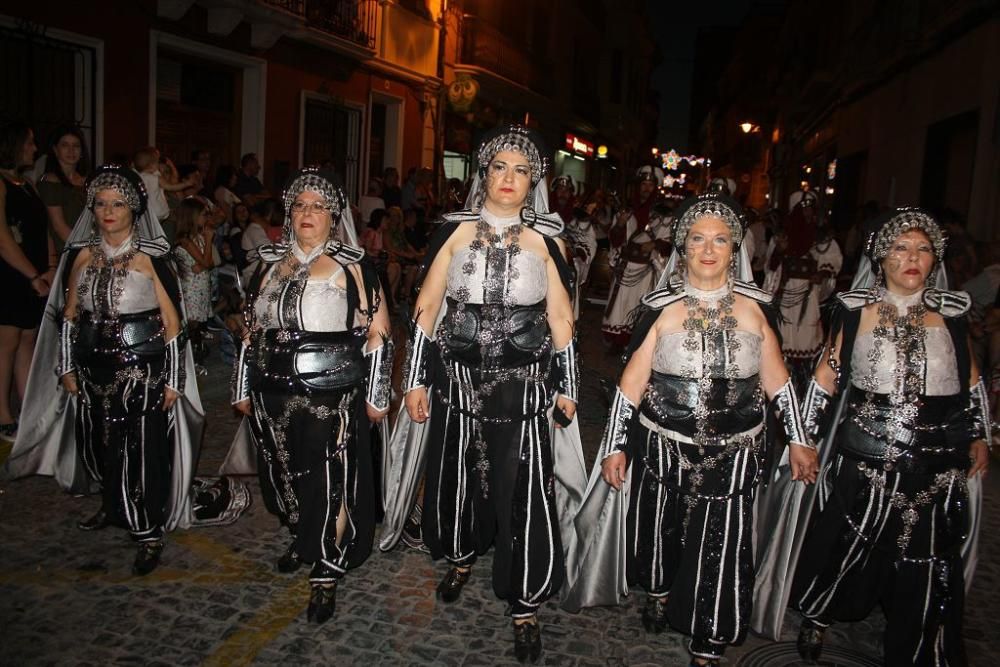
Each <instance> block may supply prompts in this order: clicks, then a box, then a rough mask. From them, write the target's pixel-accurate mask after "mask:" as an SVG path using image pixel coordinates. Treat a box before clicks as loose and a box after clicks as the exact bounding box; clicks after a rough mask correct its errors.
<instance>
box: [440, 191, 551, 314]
mask: <svg viewBox="0 0 1000 667" xmlns="http://www.w3.org/2000/svg"><path fill="white" fill-rule="evenodd" d="M481 215H482V218H483V220H485V221H486V222H488V223H489V224H490V225H491V226H492V228H493V230H494V231H495V233H497V234H503V233H504V231H505V230H506V229H508V228H509V227H512V226H514V225H516V224H519V223H520V222H521V219H520V217H519V216H513V217H510V218H500V217H497V216H495V215H492V214H491V213H490V212H489V211H487V210H485V209H483V210H482V211H481ZM494 271H495V272H497V273H498V274H499V275H491V273H492V272H494ZM497 280H499V281H500V283H499V284H500V286H501V288H502V289H501V290H495V289H492V287H491V282H492V283H496V281H497ZM494 287H495V285H494ZM499 291H502V292H503V297H502V300H503V302H504V303H506V304H507V305H511V306H530V305H532V304H536V303H538V302H539V301H541V300H543V299H544V298H545V295H546V293H547V291H548V274H547V273H546V270H545V260H544V259H543V258H542V257H539V256H538V255H537V254H535V253H534V252H531V251H530V250H527V249H526V248H524V247H523V246H522V247H521V248H520V249H519V251H518V252H517V253H515V254H514V255H513V257H511V256H510V255H509V254H507V255H506V257H505V259H504V264H503V266H502V267H493V266H490V267H487V262H486V255H485V253H484V252H483V251H481V250H479V249H477V248H475V247H474V245H469V246H466V247H464V248H460V249H458V250H457V251H456V252H455V254H454V255H452V258H451V261H450V262H449V263H448V289H447V292H448V296H449V297H451V298H452V299H455V300H456V301H459V302H462V303H473V304H481V303H493V302H494V301H499V299H497V297H498V296H499V295H498V294H497V292H499Z"/></svg>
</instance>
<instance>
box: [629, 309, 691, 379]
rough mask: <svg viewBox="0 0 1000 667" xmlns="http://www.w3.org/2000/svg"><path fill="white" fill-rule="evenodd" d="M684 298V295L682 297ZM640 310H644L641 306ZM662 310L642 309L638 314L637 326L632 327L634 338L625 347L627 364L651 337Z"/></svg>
mask: <svg viewBox="0 0 1000 667" xmlns="http://www.w3.org/2000/svg"><path fill="white" fill-rule="evenodd" d="M680 296H681V298H684V294H681V295H680ZM640 308H642V307H641V306H640ZM662 310H663V309H662V308H642V311H641V312H640V313H639V314H638V317H637V318H636V322H635V326H634V327H632V337H631V338H630V339H629V341H628V345H627V346H625V354H624V356H623V357H622V361H624V362H625V364H627V363H628V360H629V359H631V358H632V355H633V354H635V351H636V350H638V349H639V346H641V345H642V343H643V341H645V340H646V336H647V335H649V330H650V329H651V328H653V323H654V322H656V318H658V317H659V316H660V312H662Z"/></svg>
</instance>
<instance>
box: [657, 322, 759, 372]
mask: <svg viewBox="0 0 1000 667" xmlns="http://www.w3.org/2000/svg"><path fill="white" fill-rule="evenodd" d="M687 337H688V332H686V331H674V332H671V333H665V334H661V335H660V336H659V337H658V338H657V339H656V347H655V348H654V349H653V370H654V371H657V372H658V373H663V374H665V375H676V376H679V377H686V378H700V377H702V368H703V358H704V354H705V350H706V348H707V347H708V346H713V347H714V348H715V350H718V351H720V352H724V351H725V350H727V349H728V345H727V344H728V343H729V337H732V338H734V339H735V340H736V342H737V346H735V350H734V353H733V354H732V355H725V354H718V355H711V357H712V363H711V364H710V365H709V367H708V368H707V369H706V370H707V371H708V375H709V377H712V378H719V379H724V378H730V377H732V378H748V377H751V376H753V375H756V374H757V373H758V372H759V371H760V345H761V338H760V336H758V335H757V334H754V333H751V332H749V331H743V330H740V329H736V330H735V331H720V332H718V333H717V334H715V335H714V336H708V335H707V334H702V344H701V347H700V348H699V349H688V347H685V345H684V341H685V340H686V339H687Z"/></svg>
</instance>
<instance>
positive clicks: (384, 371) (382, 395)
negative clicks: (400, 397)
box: [365, 337, 394, 412]
mask: <svg viewBox="0 0 1000 667" xmlns="http://www.w3.org/2000/svg"><path fill="white" fill-rule="evenodd" d="M393 350H394V346H393V344H392V339H391V338H389V337H385V338H383V340H382V344H381V345H379V346H378V347H376V348H375V349H374V350H372V351H370V352H365V357H366V358H367V359H368V388H367V391H366V392H365V401H366V402H367V403H368V405H370V406H372V407H373V408H375V409H376V410H377V411H379V412H383V411H385V410H388V409H389V398H390V396H391V393H392V392H391V389H390V384H389V383H390V376H391V374H392V353H393Z"/></svg>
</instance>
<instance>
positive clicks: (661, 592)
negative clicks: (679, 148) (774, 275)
mask: <svg viewBox="0 0 1000 667" xmlns="http://www.w3.org/2000/svg"><path fill="white" fill-rule="evenodd" d="M743 231H744V228H743V218H742V211H741V209H740V207H739V205H738V204H737V203H736V202H735V201H733V200H732V199H730V198H729V197H728V196H726V195H722V194H714V193H712V194H704V195H700V196H698V197H693V198H691V199H688V200H687V201H686V202H685V203H684V204H682V206H681V207H680V208H679V209H678V211H677V215H676V218H675V220H674V223H673V239H674V241H675V246H674V247H675V256H674V257H673V258H672V260H671V262H670V267H669V269H668V274H667V276H665V278H664V280H663V281H662V282H661V285H660V287H659V288H658V289H656V290H654V291H652V292H650V293H649V294H647V295H646V296H645V297H644V298H643V305H644V306H645V308H646V309H647V312H646V313H644V314H643V316H642V317H641V319H640V321H639V324H638V326H637V327H636V330H635V333H634V334H633V338H632V342H631V344H630V346H629V350H628V352H627V362H626V366H625V370H624V371H623V373H622V376H621V379H620V381H619V384H618V388H617V392H616V394H615V398H614V401H613V404H612V408H611V414H610V416H609V419H608V425H607V429H606V431H605V436H604V442H603V445H602V449H601V452H600V454H599V457H600V458H599V460H598V462H597V465H596V466H595V470H594V473H593V474H592V475H591V486H590V489H589V491H590V495H592V496H593V498H591V497H590V496H588V500H587V501H586V502H585V504H584V507H583V508H582V509H581V511H580V514H579V515H578V516H577V519H576V525H577V528H578V530H579V531H580V532H581V537H580V541H579V542H578V546H579V547H580V554H579V556H578V557H577V558H576V559H575V560H574V564H575V568H576V569H575V571H573V572H571V582H572V589H571V591H570V594H569V596H567V599H566V600H565V602H564V606H566V607H567V608H570V609H578V608H579V607H581V606H590V605H598V604H616V603H617V602H618V600H619V596H620V594H621V593H624V592H627V584H626V583H625V581H626V580H627V582H628V583H630V584H638V585H639V586H641V587H642V588H643V589H644V590H645V591H646V594H647V598H646V602H645V607H644V610H643V614H642V621H643V625H644V627H645V628H646V630H647V631H648V632H651V633H660V632H662V631H663V630H664V629H665V628H666V626H667V625H668V624H669V625H671V626H673V627H674V628H675V629H677V630H679V631H681V632H683V633H685V634H687V635H690V636H691V642H690V651H691V654H692V657H693V664H698V665H704V664H715V663H717V662H718V661H719V660H720V659H721V658H722V655H723V652H724V650H725V647H726V645H727V644H734V643H740V642H742V641H743V638H744V637H745V636H746V631H747V627H748V624H749V620H750V608H751V593H752V591H753V551H752V543H753V523H754V511H753V510H754V494H755V492H756V487H757V483H758V481H759V478H760V474H761V472H762V470H763V463H764V461H763V459H764V441H765V434H764V425H765V415H766V411H767V400H768V399H771V400H773V401H775V402H776V403H777V407H778V409H779V410H780V411H781V416H782V423H783V426H784V431H785V435H786V438H787V440H788V441H789V442H790V443H791V446H790V447H789V454H788V455H789V457H790V460H791V465H792V468H793V471H794V473H795V477H796V479H801V480H803V481H804V482H807V483H809V482H812V481H814V480H815V476H816V471H817V464H816V455H815V451H814V449H813V447H812V445H811V443H810V442H809V440H808V438H806V436H805V433H804V431H803V429H802V425H801V418H800V415H799V411H798V406H797V404H796V400H795V392H794V391H793V390H792V386H791V384H790V382H789V376H788V371H787V370H786V368H785V365H784V362H783V361H782V356H781V344H780V341H779V338H778V334H777V327H776V321H775V316H774V313H773V311H772V309H771V304H770V296H769V295H768V294H766V293H765V292H763V291H762V290H760V289H758V288H757V287H756V286H755V285H753V284H751V283H749V282H743V281H742V280H738V279H736V278H737V276H742V277H744V279H747V278H748V277H749V270H750V267H749V264H748V263H747V261H746V257H745V256H742V257H741V256H740V254H739V249H740V243H741V241H742V238H743ZM744 255H745V253H744ZM674 267H677V268H678V269H680V272H679V276H678V275H676V274H675V275H674V277H673V278H672V279H671V278H670V277H669V276H670V274H672V273H674V272H673V270H672V269H673V268H674ZM630 464H631V466H630ZM630 467H631V472H629V468H630ZM601 478H603V481H601ZM605 482H606V483H607V485H610V487H612V488H613V489H615V490H618V491H621V492H622V495H624V494H628V514H627V517H624V526H623V525H622V520H623V517H622V514H623V512H624V509H625V508H624V503H625V501H624V500H623V499H620V498H618V497H617V496H618V495H619V494H617V493H611V494H609V493H608V486H605ZM611 496H615V497H611ZM608 504H610V505H611V507H612V511H610V512H608V513H607V514H606V518H605V523H606V524H608V525H607V526H605V527H603V528H602V526H601V521H600V519H599V517H600V516H601V514H603V513H605V508H606V507H607V506H608ZM616 504H617V519H616V518H615V516H616V515H615V511H614V509H615V508H614V506H615V505H616ZM616 520H617V522H618V525H617V526H615V525H611V524H613V523H614V522H615V521H616ZM588 524H589V525H588ZM615 541H618V545H619V546H618V548H617V549H615V548H614V547H613V546H612V544H613V543H614V542H615ZM622 542H623V543H622ZM623 565H624V570H625V572H622V569H623ZM623 575H625V576H623Z"/></svg>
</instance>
